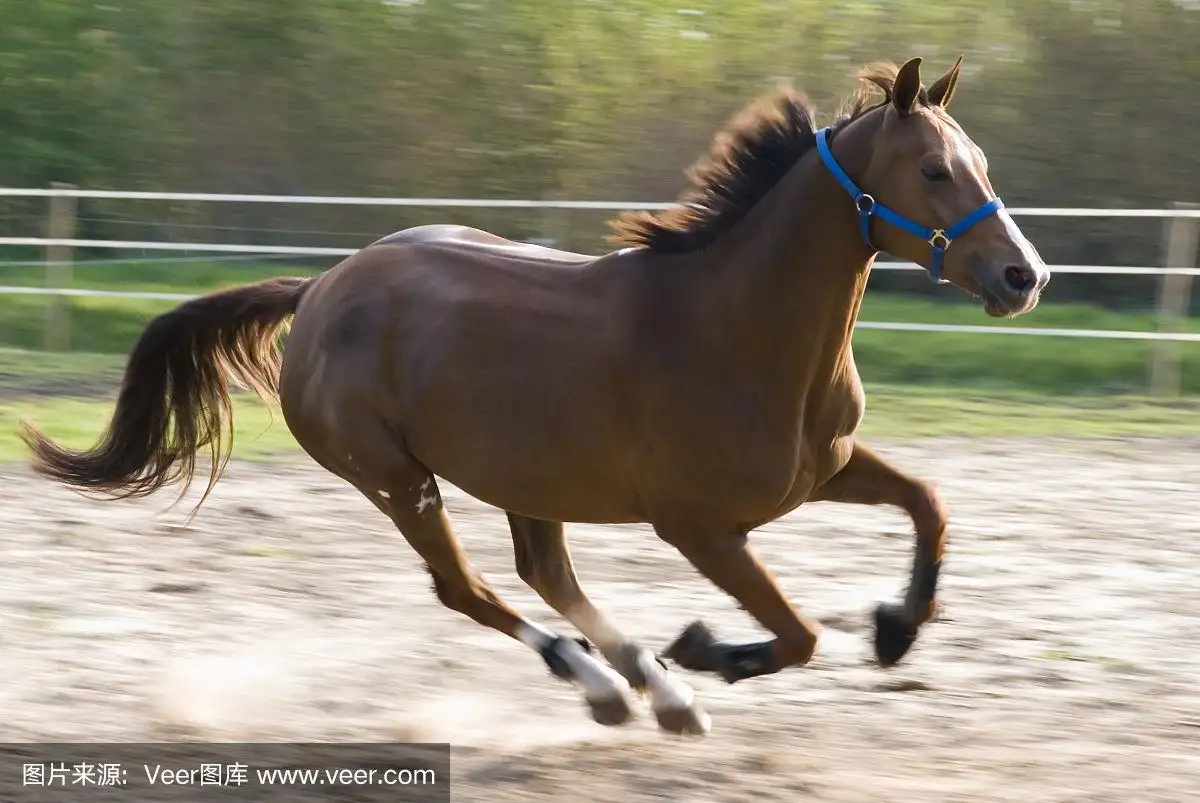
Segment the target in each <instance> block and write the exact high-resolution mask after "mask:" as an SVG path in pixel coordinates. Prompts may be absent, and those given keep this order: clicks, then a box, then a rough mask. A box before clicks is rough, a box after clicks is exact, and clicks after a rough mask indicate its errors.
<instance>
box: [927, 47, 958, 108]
mask: <svg viewBox="0 0 1200 803" xmlns="http://www.w3.org/2000/svg"><path fill="white" fill-rule="evenodd" d="M962 61H963V57H962V56H959V57H958V61H956V62H954V66H953V67H951V68H950V70H949V71H948V72H947V73H946V74H945V75H943V76H942V77H941V78H939V79H937V80H936V81H934V82H933V86H931V87H929V102H930V103H932V104H933V105H934V106H941V107H942V108H943V109H944V108H946V107H947V106H949V105H950V98H952V97H954V87H955V86H956V85H957V84H958V71H959V69H960V68H961V67H962Z"/></svg>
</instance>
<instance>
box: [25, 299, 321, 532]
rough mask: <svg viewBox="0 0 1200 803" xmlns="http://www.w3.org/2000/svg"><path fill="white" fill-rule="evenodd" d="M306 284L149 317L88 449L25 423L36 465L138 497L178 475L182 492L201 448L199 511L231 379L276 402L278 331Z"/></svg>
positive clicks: (227, 437)
mask: <svg viewBox="0 0 1200 803" xmlns="http://www.w3.org/2000/svg"><path fill="white" fill-rule="evenodd" d="M307 284H308V280H307V279H294V278H276V279H268V280H267V281H263V282H258V283H255V284H248V285H244V286H241V287H234V288H231V289H229V290H224V291H220V292H216V293H210V294H208V295H204V296H200V297H199V298H194V299H191V300H190V301H186V302H184V303H183V304H180V305H179V306H178V307H176V308H175V309H173V310H171V311H170V312H166V313H163V314H162V315H159V316H158V317H156V318H155V319H154V320H152V321H151V322H150V323H149V325H147V326H146V328H145V330H144V331H143V332H142V334H141V336H140V337H139V338H138V341H137V343H136V344H135V345H134V347H133V351H132V352H131V353H130V355H129V362H128V364H127V365H126V366H125V377H124V380H123V381H122V384H121V391H120V394H119V395H118V397H117V406H116V410H115V411H114V413H113V417H112V421H111V422H109V425H108V430H107V432H105V434H104V437H103V438H102V439H101V441H100V443H98V444H97V445H96V446H95V447H94V448H93V449H91V450H89V451H82V452H75V451H70V450H67V449H64V448H62V447H60V446H58V445H57V444H55V443H53V442H52V441H50V440H49V439H48V438H46V437H45V436H44V435H43V434H42V433H41V432H39V431H38V430H37V429H35V428H34V427H32V426H30V425H29V424H23V425H22V426H23V430H24V432H23V434H22V437H23V439H24V441H25V443H26V444H27V445H28V446H29V448H30V449H32V450H33V455H34V458H33V468H34V470H35V471H36V472H37V473H39V474H41V475H42V476H44V477H48V478H50V479H52V480H56V481H58V482H62V483H65V484H67V485H70V486H73V487H75V488H76V489H78V490H80V491H84V492H90V493H93V494H96V495H98V496H101V497H103V498H108V499H121V498H130V497H144V496H148V495H150V494H152V493H154V492H155V491H157V490H159V489H160V488H162V487H163V486H166V485H170V484H174V483H177V482H180V481H182V482H183V487H182V490H181V492H180V496H181V497H182V495H183V494H184V493H186V492H187V489H188V487H189V486H190V485H191V482H192V477H193V475H194V474H195V470H196V453H197V452H198V451H199V450H200V449H201V448H203V447H208V449H209V452H210V454H211V455H212V470H211V471H210V474H209V480H208V487H207V488H206V489H205V491H204V496H203V497H202V498H201V499H200V502H199V503H198V504H197V505H196V508H197V509H198V508H199V507H200V505H201V504H203V503H204V499H205V498H207V497H208V494H209V492H210V491H212V488H213V486H214V485H215V484H216V482H217V480H218V479H220V476H221V472H222V471H223V469H224V467H225V463H226V462H227V461H228V459H229V452H230V449H231V448H232V445H233V424H232V413H233V410H232V404H231V400H230V396H229V379H233V380H234V381H236V382H238V383H239V384H241V385H244V386H245V387H247V388H249V389H251V390H253V391H255V392H256V393H257V394H258V396H259V398H261V399H262V400H263V401H264V402H267V403H274V402H277V401H278V399H279V369H280V364H281V360H282V354H283V348H282V344H281V342H280V336H281V335H282V333H283V331H284V329H285V327H286V325H287V323H288V322H289V321H288V319H289V317H290V316H291V315H292V314H293V313H294V312H295V311H296V307H297V305H298V304H299V302H300V298H301V296H302V295H303V293H304V289H305V287H306V285H307ZM193 512H194V511H193Z"/></svg>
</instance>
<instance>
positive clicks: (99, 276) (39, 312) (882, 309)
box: [0, 260, 1200, 396]
mask: <svg viewBox="0 0 1200 803" xmlns="http://www.w3.org/2000/svg"><path fill="white" fill-rule="evenodd" d="M332 261H333V260H330V263H332ZM316 272H317V271H316V269H313V268H301V267H297V266H295V265H289V264H285V263H282V262H280V263H273V262H272V263H256V262H248V261H245V262H227V263H222V262H215V261H204V260H197V261H194V262H193V261H187V262H163V263H155V262H134V263H128V264H123V265H87V264H82V265H78V266H76V268H75V271H74V274H75V276H74V286H76V287H81V288H95V289H108V290H113V289H123V290H131V291H151V292H167V293H184V294H190V293H198V292H206V291H210V290H216V289H219V288H223V287H228V286H230V285H233V284H237V283H241V282H247V281H254V280H258V279H263V278H266V277H268V276H276V275H311V274H313V273H316ZM43 280H44V274H43V269H42V268H41V267H39V266H3V265H0V284H17V285H38V284H41V283H42V282H43ZM176 303H177V302H174V301H154V300H130V299H112V298H86V299H84V298H80V299H72V300H70V301H69V304H70V307H71V331H72V348H73V349H75V350H77V351H80V352H88V353H94V354H117V355H125V354H127V353H128V351H129V349H130V347H131V346H132V345H133V343H134V341H135V340H136V338H137V336H138V335H139V334H140V332H141V331H142V329H143V327H144V326H145V325H146V323H147V322H148V321H149V319H150V318H151V317H152V316H153V315H155V314H157V313H159V312H163V311H165V310H168V309H170V308H171V307H173V306H175V304H176ZM46 304H47V299H46V298H45V297H42V296H0V346H7V347H11V348H21V349H37V348H40V347H41V344H42V338H43V327H44V323H45V309H46ZM861 319H862V320H864V321H898V322H909V323H954V324H976V325H992V326H997V327H1007V326H1037V327H1057V328H1077V329H1116V330H1134V331H1153V330H1154V329H1155V328H1156V325H1155V321H1154V318H1153V316H1152V315H1150V314H1145V313H1143V314H1137V313H1121V312H1113V311H1111V310H1105V309H1102V308H1099V307H1095V306H1090V305H1085V304H1066V303H1057V302H1055V300H1054V298H1053V292H1051V294H1050V296H1049V297H1047V298H1046V299H1045V300H1044V301H1043V303H1042V304H1041V306H1039V307H1038V309H1036V310H1035V311H1034V312H1033V313H1031V314H1029V315H1027V316H1023V317H1021V318H1018V319H1015V320H1012V321H995V320H993V319H990V318H987V317H986V316H985V315H984V313H983V311H982V310H981V309H980V308H979V306H978V305H977V304H974V303H971V302H969V301H968V300H967V299H965V298H964V297H963V295H962V294H961V293H960V292H959V291H957V290H956V289H953V288H947V289H946V290H945V291H944V292H943V293H942V294H941V295H940V296H939V299H938V300H936V301H933V300H924V299H917V298H913V297H910V296H901V295H896V294H890V295H889V294H884V293H880V292H868V293H867V297H866V300H865V302H864V305H863V311H862V315H861ZM1187 325H1188V328H1189V329H1190V330H1191V331H1193V332H1200V319H1195V318H1193V319H1190V320H1189V321H1188V322H1187ZM1155 347H1156V345H1155V344H1154V343H1151V342H1145V341H1118V340H1096V339H1085V338H1047V337H1019V336H1004V335H992V334H974V333H970V334H955V333H934V332H893V331H872V330H859V331H858V332H856V334H855V338H854V349H855V357H856V359H857V361H858V366H859V370H860V372H861V373H862V375H863V377H864V379H865V380H866V381H868V382H871V383H873V384H877V385H904V386H921V387H928V388H939V387H963V386H969V387H971V388H974V389H976V390H980V391H988V392H990V393H994V392H999V391H1012V392H1020V393H1034V394H1039V395H1050V396H1061V395H1074V396H1080V395H1082V396H1098V395H1100V396H1103V395H1111V394H1138V393H1142V392H1143V391H1144V390H1145V387H1146V377H1147V366H1148V363H1149V361H1150V356H1151V354H1152V353H1153V349H1154V348H1155ZM1178 348H1179V351H1180V353H1181V355H1182V358H1183V376H1182V384H1183V389H1184V392H1185V393H1187V394H1200V343H1184V344H1178ZM89 359H90V358H89ZM0 381H3V380H2V377H0Z"/></svg>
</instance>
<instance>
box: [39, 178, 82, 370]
mask: <svg viewBox="0 0 1200 803" xmlns="http://www.w3.org/2000/svg"><path fill="white" fill-rule="evenodd" d="M50 186H51V187H52V188H54V189H72V190H73V189H76V187H75V185H73V184H62V183H60V182H57V181H55V182H51V185H50ZM75 210H76V199H75V198H74V196H70V195H51V196H50V216H49V218H48V219H47V221H46V237H48V238H49V239H52V240H71V239H74V238H75ZM71 257H72V248H71V247H70V246H65V245H48V246H46V286H47V287H50V288H58V287H63V288H65V287H70V286H71V272H72V271H71ZM45 346H46V350H47V351H67V350H68V349H70V347H71V299H70V298H68V297H67V296H47V304H46V331H45Z"/></svg>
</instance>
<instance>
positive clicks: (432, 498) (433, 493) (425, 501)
mask: <svg viewBox="0 0 1200 803" xmlns="http://www.w3.org/2000/svg"><path fill="white" fill-rule="evenodd" d="M432 485H433V477H426V478H425V482H423V483H421V498H420V499H418V500H417V513H418V514H423V513H424V512H425V509H426V508H430V507H434V506H436V505H437V504H439V503H440V502H441V501H442V500H441V499H440V498H439V494H438V490H437V488H433V487H430V486H432Z"/></svg>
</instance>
